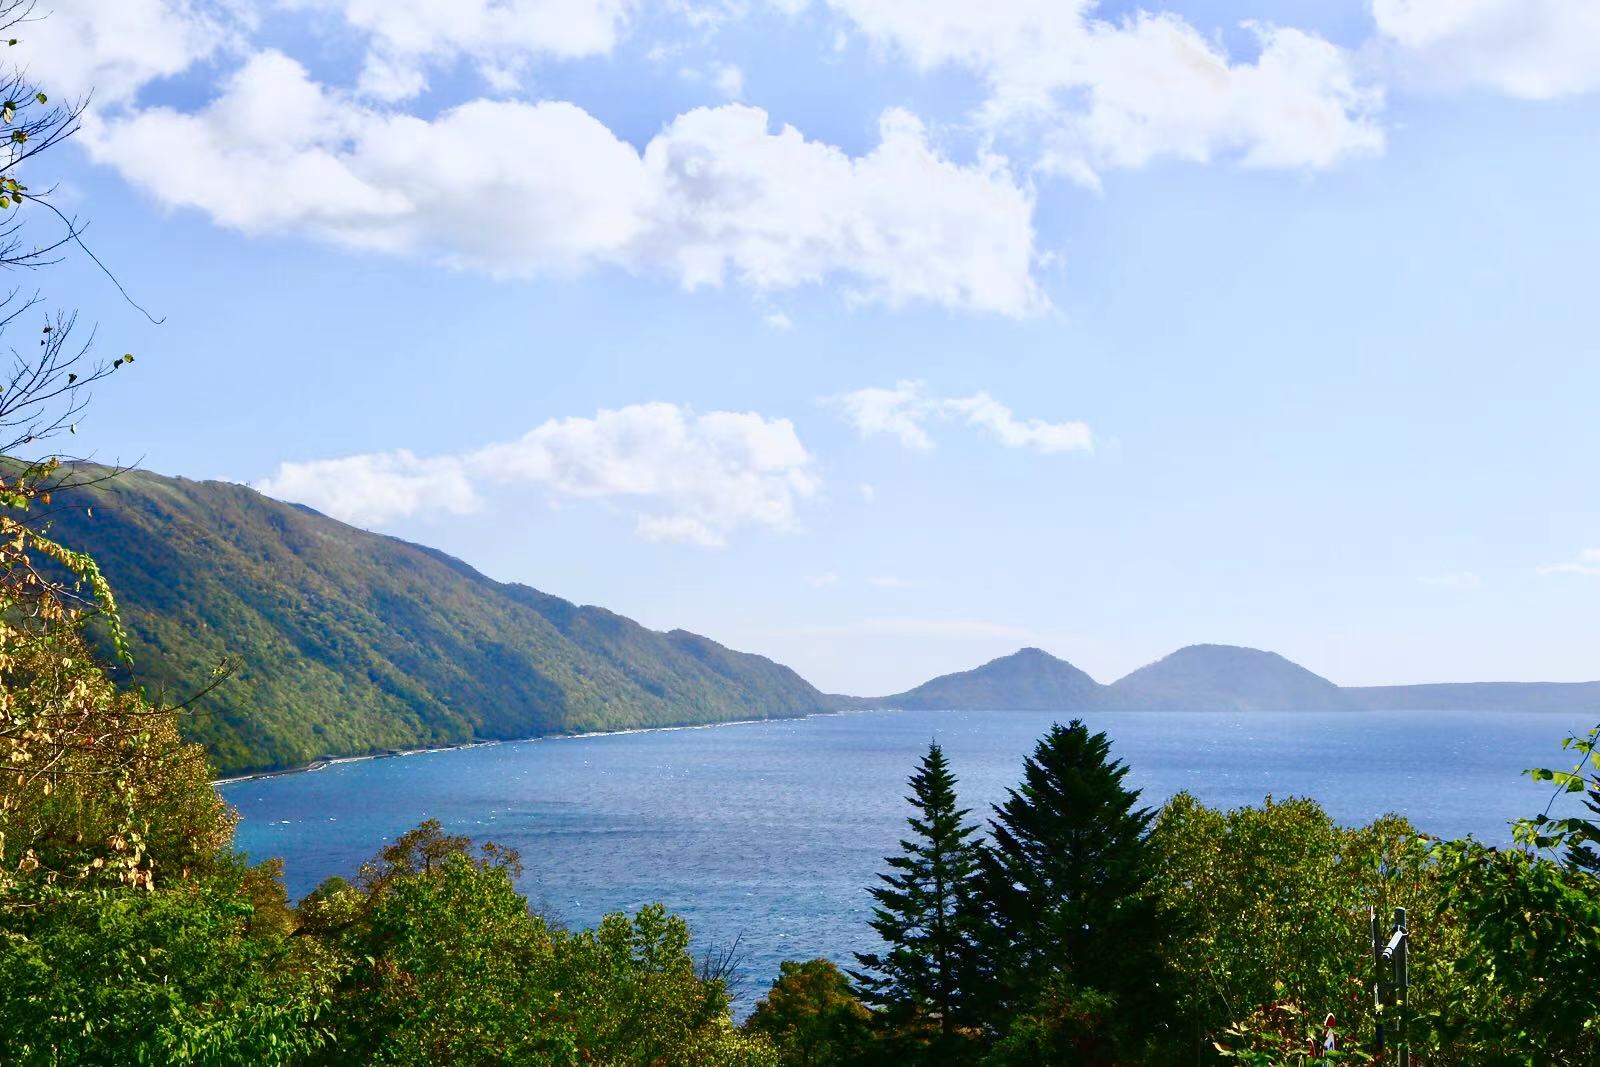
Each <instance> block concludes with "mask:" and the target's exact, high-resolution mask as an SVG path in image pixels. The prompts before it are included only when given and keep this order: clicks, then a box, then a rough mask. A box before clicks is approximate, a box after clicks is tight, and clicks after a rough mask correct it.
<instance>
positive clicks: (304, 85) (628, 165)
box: [87, 52, 1044, 315]
mask: <svg viewBox="0 0 1600 1067" xmlns="http://www.w3.org/2000/svg"><path fill="white" fill-rule="evenodd" d="M87 143H88V145H89V147H90V150H91V152H93V154H94V155H95V157H96V158H97V159H98V160H100V161H102V162H105V163H108V164H110V165H112V166H114V167H116V168H118V169H119V170H120V171H121V172H122V174H123V175H124V176H125V177H126V178H127V179H128V180H129V181H131V182H133V183H135V184H136V185H139V186H141V187H143V188H144V189H145V190H146V191H148V192H149V193H150V194H151V195H152V196H154V197H156V198H157V199H159V200H161V201H163V202H165V203H167V204H172V205H178V206H184V207H190V208H196V209H199V210H201V211H203V212H205V213H207V214H208V215H210V216H211V217H212V218H213V219H214V220H216V221H217V222H219V223H221V224H222V225H225V226H229V227H232V228H235V229H238V230H242V231H244V232H247V233H263V232H283V231H290V232H297V233H308V234H312V235H315V236H319V237H322V238H324V239H327V240H331V241H335V242H338V243H340V244H345V245H350V246H355V247H361V248H374V249H381V250H384V251H389V252H396V253H404V254H409V255H417V256H430V257H434V258H437V259H439V260H441V261H443V262H445V263H447V264H450V265H452V266H456V267H461V268H468V269H475V270H480V271H484V272H486V273H489V274H491V275H496V276H537V275H552V274H572V273H575V272H579V271H584V270H588V269H592V268H595V267H598V266H615V267H619V268H622V269H625V270H630V271H636V272H657V273H665V274H667V275H668V276H670V277H673V278H675V279H677V280H678V281H679V282H680V284H682V285H683V286H684V287H685V288H689V289H694V288H698V287H701V286H723V285H726V284H728V283H729V282H730V281H733V282H737V283H738V284H741V285H744V286H747V287H750V288H752V289H754V290H757V291H772V290H779V289H789V288H794V287H797V286H804V285H812V284H818V283H822V282H824V281H828V280H830V279H834V278H841V279H844V280H845V283H846V286H847V288H848V291H849V293H850V295H851V297H852V298H853V299H855V300H858V301H865V302H874V303H881V304H886V305H889V306H900V305H903V304H907V303H910V302H913V301H926V302H932V303H937V304H942V305H945V306H947V307H953V308H963V309H971V310H981V311H993V312H1000V313H1003V314H1011V315H1019V314H1025V313H1027V312H1030V311H1033V310H1035V309H1037V308H1039V307H1041V306H1042V305H1043V304H1044V298H1043V297H1042V295H1041V294H1040V292H1039V290H1038V289H1037V288H1036V286H1035V284H1034V281H1033V276H1032V267H1033V262H1034V259H1035V250H1034V230H1033V218H1032V216H1033V196H1032V193H1031V191H1029V190H1028V189H1026V188H1025V187H1023V186H1022V185H1019V184H1018V182H1017V181H1016V180H1015V179H1014V178H1013V176H1012V175H1011V173H1010V171H1009V170H1008V168H1007V166H1006V164H1005V162H1004V161H1003V160H1002V159H1000V158H999V157H997V156H991V155H984V156H980V157H979V158H978V159H977V160H975V161H974V162H973V163H971V164H970V165H962V164H958V163H956V162H953V161H952V160H950V159H947V158H945V157H943V156H942V155H940V154H939V153H938V152H937V151H935V150H934V148H933V147H932V146H931V144H930V143H929V141H928V138H927V136H926V133H925V131H924V130H923V128H922V125H921V124H920V123H919V122H918V121H917V120H916V119H915V118H914V117H912V116H911V115H910V114H908V113H906V112H902V111H890V112H887V113H886V114H885V115H884V117H883V120H882V123H881V127H880V138H879V142H878V144H877V146H876V147H875V148H873V149H872V150H871V151H869V152H867V153H866V154H864V155H861V156H855V157H852V156H850V155H848V154H846V153H845V152H843V151H842V150H840V149H838V148H836V147H833V146H831V145H827V144H823V143H821V142H817V141H811V140H807V139H806V138H805V137H804V136H803V135H802V134H801V133H800V132H799V131H798V130H796V129H795V128H793V127H792V126H783V127H781V128H778V129H776V130H774V129H773V128H772V123H771V121H770V119H769V117H768V115H767V113H766V112H765V111H763V110H761V109H759V108H754V107H748V106H744V105H739V104H727V105H723V106H721V107H715V108H701V109H698V110H695V111H690V112H688V113H686V114H683V115H680V116H678V117H677V118H676V119H674V120H673V121H672V122H671V123H669V124H668V125H667V127H666V128H665V129H663V130H662V132H661V133H659V134H658V135H657V136H655V137H654V138H652V139H651V140H650V141H649V143H648V144H646V146H645V147H644V150H643V151H642V152H641V151H638V150H636V149H635V148H634V147H633V146H632V145H630V144H628V143H627V142H625V141H623V140H621V139H619V138H618V137H617V136H616V135H615V134H613V133H612V132H611V131H610V130H609V129H608V128H607V127H606V126H605V125H604V124H603V123H601V122H600V121H599V120H597V119H596V118H594V117H593V116H592V115H590V114H589V113H588V112H586V111H584V110H583V109H582V108H579V107H577V106H576V105H574V104H570V103H562V102H549V101H547V102H541V103H533V104H529V103H522V102H516V101H503V100H502V101H495V100H475V101H472V102H469V103H466V104H463V105H461V106H459V107H456V108H453V109H451V110H448V111H445V112H444V113H442V114H440V115H438V116H437V117H435V118H432V119H424V118H419V117H416V116H411V115H406V114H398V113H394V112H390V111H380V110H376V109H373V108H370V107H368V106H366V105H364V104H362V103H360V102H359V101H358V100H355V99H354V98H351V97H349V96H348V95H343V94H339V93H336V92H332V91H329V90H328V89H326V88H325V87H323V86H321V85H319V84H317V83H316V82H315V81H313V80H312V79H311V78H310V76H309V75H308V74H307V72H306V70H305V68H304V67H302V66H301V65H300V64H299V63H298V62H296V61H295V60H293V59H291V58H289V57H287V56H285V55H283V54H281V53H277V52H262V53H258V54H257V55H255V56H253V57H251V59H250V60H249V61H248V62H247V63H245V64H244V66H243V67H242V68H241V69H240V70H239V71H238V72H236V73H235V74H234V75H233V76H232V77H231V78H230V79H229V80H228V82H227V83H226V85H225V86H224V88H223V91H222V93H221V95H220V96H219V97H218V98H217V99H216V100H215V101H214V102H212V103H211V104H210V105H209V106H208V107H206V108H205V109H203V110H200V111H197V112H182V111H176V110H173V109H170V108H151V109H146V110H142V111H137V112H132V113H129V114H126V115H122V116H119V117H114V118H113V119H111V120H109V121H107V122H105V123H103V124H101V125H99V126H97V127H96V128H95V129H94V130H93V131H91V136H90V137H89V138H88V142H87Z"/></svg>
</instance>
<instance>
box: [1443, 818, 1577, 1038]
mask: <svg viewBox="0 0 1600 1067" xmlns="http://www.w3.org/2000/svg"><path fill="white" fill-rule="evenodd" d="M1436 856H1437V860H1438V863H1439V867H1440V877H1441V879H1442V881H1443V883H1444V893H1443V895H1442V898H1441V900H1440V904H1439V911H1440V913H1441V915H1442V916H1443V917H1444V918H1445V919H1446V920H1447V921H1449V922H1451V923H1452V924H1454V925H1455V926H1456V927H1457V928H1459V930H1460V931H1461V935H1462V937H1463V939H1464V941H1465V945H1464V946H1463V951H1462V952H1460V953H1459V955H1457V956H1456V957H1455V958H1454V959H1453V960H1452V961H1451V967H1450V969H1449V970H1447V971H1446V972H1445V973H1443V974H1441V975H1440V976H1439V979H1438V987H1439V990H1440V996H1439V997H1438V999H1437V1003H1436V1005H1435V1006H1434V1007H1433V1008H1432V1009H1431V1010H1430V1011H1428V1012H1427V1013H1426V1015H1425V1017H1424V1019H1423V1022H1424V1023H1425V1024H1426V1025H1427V1026H1428V1028H1429V1034H1428V1036H1427V1037H1426V1038H1425V1040H1426V1042H1427V1044H1428V1045H1429V1046H1430V1047H1431V1048H1432V1049H1434V1050H1436V1051H1438V1052H1439V1053H1440V1054H1442V1055H1443V1056H1444V1057H1445V1058H1446V1059H1447V1060H1448V1059H1454V1060H1456V1061H1459V1062H1470V1063H1474V1064H1483V1065H1485V1067H1501V1065H1504V1067H1512V1065H1516V1067H1533V1065H1535V1064H1594V1063H1600V879H1597V878H1596V877H1595V876H1594V875H1593V874H1590V873H1588V872H1586V871H1584V870H1581V869H1575V868H1566V867H1563V866H1562V865H1560V864H1557V863H1554V862H1552V861H1550V860H1546V859H1541V858H1540V857H1538V856H1537V855H1533V854H1530V853H1526V852H1518V851H1501V850H1497V849H1491V848H1486V847H1484V846H1483V845H1481V844H1478V843H1477V842H1475V841H1450V842H1445V843H1443V844H1441V845H1440V846H1439V847H1438V849H1437V851H1436Z"/></svg>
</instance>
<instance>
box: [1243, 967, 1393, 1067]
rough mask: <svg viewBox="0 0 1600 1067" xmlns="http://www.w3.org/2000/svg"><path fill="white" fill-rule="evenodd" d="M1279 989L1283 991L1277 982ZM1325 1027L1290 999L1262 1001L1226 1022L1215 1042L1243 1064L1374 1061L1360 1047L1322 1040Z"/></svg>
mask: <svg viewBox="0 0 1600 1067" xmlns="http://www.w3.org/2000/svg"><path fill="white" fill-rule="evenodd" d="M1278 991H1279V993H1280V994H1281V993H1282V992H1283V986H1282V984H1281V983H1280V984H1279V987H1278ZM1326 1034H1327V1031H1326V1030H1325V1029H1324V1028H1323V1027H1322V1026H1319V1025H1317V1024H1316V1023H1315V1020H1314V1019H1313V1018H1312V1017H1310V1016H1309V1015H1308V1014H1307V1012H1306V1011H1305V1010H1304V1009H1302V1008H1301V1007H1300V1005H1298V1004H1296V1003H1295V1002H1294V1001H1292V1000H1277V1001H1273V1002H1272V1003H1270V1004H1264V1005H1262V1006H1261V1007H1259V1008H1257V1009H1256V1010H1255V1011H1252V1012H1251V1013H1250V1014H1249V1015H1248V1016H1247V1017H1246V1018H1243V1019H1239V1020H1237V1021H1235V1022H1232V1023H1229V1024H1228V1026H1227V1027H1226V1028H1224V1029H1223V1031H1222V1033H1221V1034H1220V1035H1219V1037H1218V1040H1217V1041H1216V1042H1215V1043H1214V1046H1213V1047H1214V1048H1215V1049H1216V1051H1217V1053H1218V1055H1220V1056H1221V1057H1222V1059H1223V1060H1225V1061H1227V1062H1229V1063H1238V1064H1243V1065H1244V1067H1308V1065H1309V1064H1310V1063H1311V1062H1312V1060H1313V1059H1315V1061H1316V1062H1317V1063H1319V1064H1330V1065H1332V1064H1340V1063H1352V1064H1353V1063H1373V1062H1375V1057H1374V1056H1373V1055H1371V1054H1369V1053H1367V1052H1364V1051H1362V1050H1361V1049H1359V1048H1351V1047H1349V1046H1348V1045H1345V1044H1336V1046H1335V1047H1334V1048H1332V1049H1329V1048H1327V1047H1326V1045H1325V1044H1324V1041H1323V1039H1324V1037H1325V1036H1326Z"/></svg>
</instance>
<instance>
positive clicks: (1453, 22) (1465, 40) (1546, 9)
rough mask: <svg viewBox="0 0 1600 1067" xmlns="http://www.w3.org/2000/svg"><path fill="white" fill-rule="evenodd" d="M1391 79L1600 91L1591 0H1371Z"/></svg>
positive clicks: (1597, 22)
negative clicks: (1387, 49)
mask: <svg viewBox="0 0 1600 1067" xmlns="http://www.w3.org/2000/svg"><path fill="white" fill-rule="evenodd" d="M1372 16H1373V19H1374V20H1375V21H1376V23H1377V27H1378V32H1379V33H1380V34H1381V35H1382V36H1383V37H1384V38H1386V39H1387V41H1388V43H1389V44H1390V45H1391V46H1392V48H1393V51H1392V54H1391V56H1390V58H1391V60H1392V62H1393V65H1394V73H1395V75H1396V76H1397V77H1400V78H1405V79H1407V80H1410V81H1413V82H1418V83H1421V84H1423V85H1425V86H1432V87H1437V88H1443V89H1455V88H1462V87H1465V86H1472V85H1481V86H1487V87H1489V88H1492V89H1497V90H1499V91H1501V92H1504V93H1508V94H1510V95H1512V96H1519V97H1524V98H1527V99H1531V100H1547V99H1551V98H1554V97H1560V96H1567V95H1570V94H1575V93H1586V92H1593V91H1595V90H1597V89H1600V4H1596V3H1595V2H1594V0H1372Z"/></svg>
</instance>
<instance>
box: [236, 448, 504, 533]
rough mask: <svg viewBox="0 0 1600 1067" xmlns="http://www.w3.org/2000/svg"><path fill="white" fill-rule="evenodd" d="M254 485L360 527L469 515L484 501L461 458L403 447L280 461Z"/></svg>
mask: <svg viewBox="0 0 1600 1067" xmlns="http://www.w3.org/2000/svg"><path fill="white" fill-rule="evenodd" d="M254 486H255V488H256V489H259V490H260V491H261V492H263V493H266V494H267V495H268V496H275V497H278V498H279V499H282V500H292V501H295V502H296V503H299V504H306V505H308V506H310V507H313V508H316V509H317V510H318V511H320V512H322V513H323V514H325V515H332V516H333V517H334V518H336V519H339V520H341V521H343V522H351V523H356V524H357V525H361V526H377V525H381V524H383V523H386V522H390V521H393V520H394V519H400V518H405V517H407V516H409V515H414V514H416V513H417V512H419V511H423V510H438V511H446V512H449V513H451V514H453V515H465V514H468V513H470V512H473V511H476V510H477V509H478V507H479V505H480V501H479V498H478V494H477V492H476V491H475V490H474V489H473V487H472V481H471V478H470V477H469V476H468V474H467V470H466V467H465V466H464V465H463V464H462V463H461V461H460V460H458V459H455V458H453V457H448V456H446V457H441V458H437V459H421V458H419V457H417V456H416V455H414V454H413V453H411V452H409V451H406V450H405V449H401V450H400V451H397V452H378V453H370V454H367V455H359V456H345V457H343V458H342V459H322V460H312V461H310V462H307V463H281V464H279V465H278V472H277V473H276V474H274V475H272V476H271V477H270V478H263V479H261V480H260V481H258V482H255V483H254Z"/></svg>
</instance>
